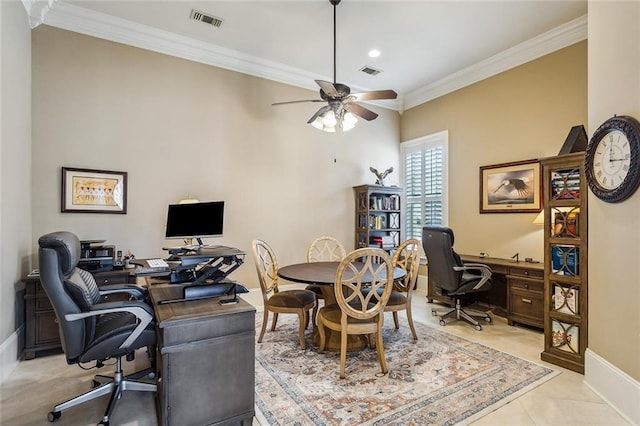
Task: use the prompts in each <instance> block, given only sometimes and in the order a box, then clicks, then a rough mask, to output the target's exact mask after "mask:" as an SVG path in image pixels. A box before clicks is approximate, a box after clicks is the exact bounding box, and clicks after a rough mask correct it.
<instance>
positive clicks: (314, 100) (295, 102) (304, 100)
mask: <svg viewBox="0 0 640 426" xmlns="http://www.w3.org/2000/svg"><path fill="white" fill-rule="evenodd" d="M302 102H324V101H323V100H322V99H303V100H300V101H287V102H276V103H273V104H271V105H286V104H299V103H302Z"/></svg>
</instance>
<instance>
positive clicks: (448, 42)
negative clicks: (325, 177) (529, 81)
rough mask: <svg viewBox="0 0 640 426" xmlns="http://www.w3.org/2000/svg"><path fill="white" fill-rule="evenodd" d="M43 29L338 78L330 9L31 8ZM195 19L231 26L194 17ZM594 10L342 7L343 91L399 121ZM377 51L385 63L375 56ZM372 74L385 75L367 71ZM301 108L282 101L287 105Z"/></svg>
mask: <svg viewBox="0 0 640 426" xmlns="http://www.w3.org/2000/svg"><path fill="white" fill-rule="evenodd" d="M23 2H24V4H25V7H26V8H27V10H28V11H29V15H30V19H31V25H32V27H35V26H37V25H38V24H40V23H44V24H47V25H51V26H55V27H59V28H64V29H68V30H71V31H76V32H80V33H83V34H88V35H92V36H95V37H101V38H105V39H108V40H112V41H117V42H121V43H126V44H130V45H133V46H137V47H142V48H146V49H150V50H154V51H158V52H162V53H166V54H171V55H174V56H178V57H183V58H186V59H190V60H195V61H198V62H203V63H208V64H211V65H215V66H219V67H222V68H226V69H231V70H234V71H239V72H243V73H247V74H251V75H256V76H259V77H264V78H269V79H272V80H276V81H280V82H284V83H288V84H292V85H295V86H300V87H305V88H309V89H312V90H317V86H316V85H315V83H314V82H313V80H314V79H323V80H328V81H332V80H333V6H332V5H331V4H330V3H329V0H289V1H268V0H254V1H245V0H236V1H200V2H194V1H186V0H178V1H175V0H174V1H146V0H134V1H98V0H77V1H69V0H23ZM192 9H196V10H199V11H201V12H204V13H206V14H210V15H213V16H215V17H217V18H221V19H222V20H223V24H222V26H221V27H220V28H215V27H212V26H210V25H207V24H205V23H203V22H197V21H194V20H191V19H190V12H191V10H192ZM586 12H587V1H586V0H580V1H577V0H571V1H550V0H534V1H439V2H437V1H424V0H423V1H418V0H413V1H399V0H394V1H389V0H387V1H384V0H368V1H365V0H343V1H342V2H341V3H340V5H338V6H337V81H338V82H341V83H345V84H347V85H349V86H350V87H351V89H352V91H353V92H355V91H362V90H381V89H393V90H395V91H396V92H398V94H399V99H398V101H397V102H394V101H383V102H381V103H379V104H380V105H382V106H386V107H389V108H393V109H398V110H400V111H402V110H404V109H407V108H410V107H412V106H415V105H418V104H420V103H422V102H425V101H427V100H430V99H433V98H435V97H437V96H441V95H443V94H445V93H448V92H450V91H453V90H456V89H459V88H461V87H464V86H465V85H468V84H471V83H473V82H475V81H479V80H481V79H483V78H486V77H489V76H491V75H495V74H497V73H499V72H502V71H504V70H506V69H509V68H512V67H514V66H517V65H519V64H521V63H524V62H527V61H529V60H532V59H535V58H537V57H540V56H542V55H545V54H548V53H550V52H553V51H555V50H558V49H560V48H563V47H566V46H569V45H571V44H573V43H576V42H578V41H581V40H584V39H586V37H587V28H586V23H587V19H586ZM373 48H376V49H378V50H380V51H381V53H382V54H381V56H380V57H378V58H375V59H372V58H369V57H368V56H367V53H368V51H369V50H370V49H373ZM364 66H369V67H373V68H376V69H379V70H382V72H381V73H380V74H378V75H376V76H371V75H368V74H365V73H363V72H361V71H359V70H360V69H361V68H362V67H364ZM287 100H291V99H277V100H274V102H275V101H287Z"/></svg>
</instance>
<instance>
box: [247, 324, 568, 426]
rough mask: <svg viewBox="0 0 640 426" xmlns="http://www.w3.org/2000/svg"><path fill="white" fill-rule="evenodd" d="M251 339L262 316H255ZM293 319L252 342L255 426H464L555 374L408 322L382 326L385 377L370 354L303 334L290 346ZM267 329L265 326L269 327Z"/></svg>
mask: <svg viewBox="0 0 640 426" xmlns="http://www.w3.org/2000/svg"><path fill="white" fill-rule="evenodd" d="M256 317H257V324H256V331H257V333H259V330H260V325H261V317H262V315H256ZM296 321H297V317H295V316H293V315H280V316H279V318H278V327H277V328H276V331H270V327H269V328H268V329H267V332H266V334H265V336H264V339H263V341H262V343H259V344H256V408H257V413H256V418H257V419H258V421H259V422H260V424H261V425H263V426H265V425H427V424H434V425H454V424H462V425H464V424H468V423H470V422H472V421H474V420H477V419H478V418H480V417H482V416H484V415H486V414H488V413H490V412H491V411H494V410H496V409H497V408H499V407H501V406H503V405H504V404H506V403H508V402H509V401H512V400H513V399H514V398H516V397H518V396H520V395H522V394H523V393H525V392H528V391H529V390H531V389H533V388H534V387H536V386H538V385H540V384H542V383H544V382H545V381H547V380H549V379H551V378H552V377H553V376H555V375H556V374H558V373H557V372H556V371H554V370H552V369H550V368H547V367H544V366H541V365H538V364H536V363H533V362H530V361H527V360H523V359H521V358H518V357H515V356H512V355H509V354H506V353H503V352H500V351H497V350H494V349H491V348H489V347H486V346H483V345H480V344H478V343H474V342H471V341H469V340H466V339H463V338H460V337H457V336H454V335H451V334H449V333H446V332H444V331H440V330H438V329H436V328H434V327H430V326H427V325H424V324H420V323H416V324H415V326H416V331H417V334H418V338H419V340H418V342H417V343H412V342H413V340H412V339H411V335H410V332H409V330H408V327H406V323H405V326H404V327H403V326H401V327H400V330H395V329H394V328H393V322H392V321H388V322H387V323H386V324H385V328H384V342H385V357H386V360H387V366H388V368H389V373H388V374H386V375H383V374H381V372H380V364H379V363H378V358H377V354H376V351H375V350H372V349H370V348H365V349H363V350H361V351H358V352H349V353H348V354H347V364H346V378H345V379H342V380H341V379H340V378H339V367H340V355H339V353H337V352H328V351H325V353H323V354H319V353H318V352H317V346H316V345H315V344H314V343H313V341H312V339H311V333H310V331H307V339H306V345H307V349H306V350H300V349H299V347H298V340H297V339H298V337H297V336H298V332H297V325H296ZM270 325H271V324H269V326H270Z"/></svg>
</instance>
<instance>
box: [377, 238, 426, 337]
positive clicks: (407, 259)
mask: <svg viewBox="0 0 640 426" xmlns="http://www.w3.org/2000/svg"><path fill="white" fill-rule="evenodd" d="M421 247H422V242H421V241H419V240H417V239H410V240H406V241H404V242H403V243H402V244H400V246H398V249H397V250H396V252H395V253H394V254H393V258H392V259H391V263H392V264H393V266H394V267H397V268H402V269H404V270H405V271H406V275H405V276H404V278H402V279H399V280H396V281H395V282H394V283H393V291H392V292H391V296H389V301H388V302H387V305H386V306H385V308H384V310H385V312H393V323H394V325H395V326H396V330H397V329H399V328H400V325H399V323H398V311H402V310H406V311H407V321H408V322H409V328H410V329H411V334H412V335H413V340H418V335H417V334H416V329H415V327H414V326H413V316H412V314H411V295H412V294H413V290H415V286H416V281H417V280H418V268H419V266H420V248H421Z"/></svg>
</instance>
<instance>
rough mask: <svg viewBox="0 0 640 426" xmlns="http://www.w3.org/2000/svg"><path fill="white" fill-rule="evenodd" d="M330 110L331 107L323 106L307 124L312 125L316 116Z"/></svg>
mask: <svg viewBox="0 0 640 426" xmlns="http://www.w3.org/2000/svg"><path fill="white" fill-rule="evenodd" d="M330 109H331V105H326V106H323V107H322V108H320V109H319V110H318V111H317V112H316V113H315V114H313V116H312V117H311V118H310V119H309V121H307V124H311V123H313V121H314V120H315V119H316V118H318V116H320V115H322V114H324V113H325V112H327V111H329V110H330Z"/></svg>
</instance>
